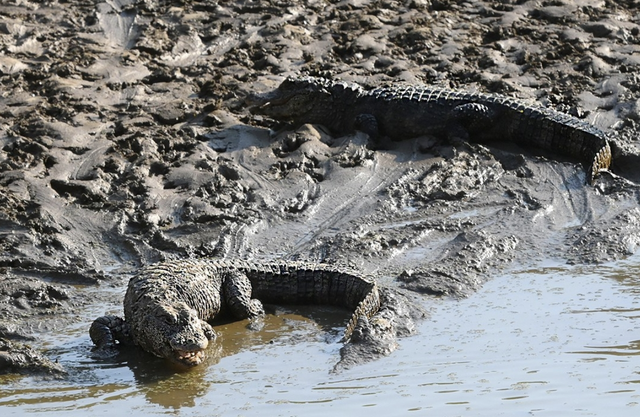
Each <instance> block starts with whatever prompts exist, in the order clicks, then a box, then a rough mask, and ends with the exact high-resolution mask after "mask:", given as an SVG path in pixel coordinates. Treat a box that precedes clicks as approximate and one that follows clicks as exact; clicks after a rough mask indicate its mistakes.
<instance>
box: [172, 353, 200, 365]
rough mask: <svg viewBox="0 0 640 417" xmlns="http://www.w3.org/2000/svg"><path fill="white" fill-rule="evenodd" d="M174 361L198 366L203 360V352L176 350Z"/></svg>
mask: <svg viewBox="0 0 640 417" xmlns="http://www.w3.org/2000/svg"><path fill="white" fill-rule="evenodd" d="M176 359H177V360H178V361H180V362H182V363H184V364H186V365H198V364H199V363H200V362H202V361H203V360H204V350H191V351H186V350H178V351H176Z"/></svg>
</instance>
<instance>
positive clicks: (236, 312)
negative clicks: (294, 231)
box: [90, 258, 380, 366]
mask: <svg viewBox="0 0 640 417" xmlns="http://www.w3.org/2000/svg"><path fill="white" fill-rule="evenodd" d="M261 302H265V303H273V304H326V305H336V306H342V307H346V308H349V309H351V310H352V311H353V315H352V317H351V319H350V320H349V323H348V325H347V328H346V330H345V335H344V339H345V340H348V339H349V337H350V336H351V334H352V332H353V330H354V328H355V327H356V325H357V324H358V321H359V320H361V319H365V320H368V319H369V318H371V317H372V316H373V315H374V314H375V313H376V312H377V311H378V309H379V307H380V294H379V293H378V287H377V285H376V283H375V282H374V281H373V280H371V279H369V278H366V277H363V276H360V275H357V274H355V273H352V272H348V271H345V270H340V269H336V268H334V267H331V266H327V265H322V264H306V263H297V262H266V263H260V264H258V263H250V262H244V261H221V260H216V259H211V258H207V259H197V260H180V261H169V262H164V263H159V264H155V265H151V266H149V267H147V268H145V269H143V270H142V271H141V272H140V273H139V274H138V275H136V276H134V277H133V278H131V280H130V281H129V285H128V289H127V293H126V295H125V298H124V316H125V317H124V320H123V319H122V318H119V317H116V316H104V317H100V318H98V319H96V320H95V321H94V322H93V324H92V326H91V329H90V335H91V339H92V340H93V342H94V343H95V344H96V346H97V348H98V349H110V348H113V347H115V345H116V344H118V343H122V344H134V345H137V346H140V347H141V348H143V349H144V350H146V351H148V352H150V353H153V354H155V355H156V356H159V357H163V358H166V359H169V360H171V361H173V362H175V363H179V364H182V365H186V366H195V365H198V364H200V363H201V362H202V361H203V360H204V358H205V353H204V352H205V348H206V347H207V346H208V344H209V341H211V340H214V339H215V332H214V331H213V329H212V327H211V326H210V324H209V323H208V321H210V320H212V319H214V318H215V317H217V316H219V315H220V314H224V313H225V312H227V313H230V314H231V315H233V316H234V317H236V318H239V319H242V318H252V317H256V316H259V315H261V314H264V311H263V309H262V303H261Z"/></svg>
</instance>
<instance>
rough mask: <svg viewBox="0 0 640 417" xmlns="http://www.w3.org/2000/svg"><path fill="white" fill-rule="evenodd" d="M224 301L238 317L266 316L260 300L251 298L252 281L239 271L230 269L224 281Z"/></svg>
mask: <svg viewBox="0 0 640 417" xmlns="http://www.w3.org/2000/svg"><path fill="white" fill-rule="evenodd" d="M222 291H223V302H224V303H226V305H227V307H229V310H230V311H231V314H233V316H234V317H235V318H238V319H246V318H250V319H251V318H255V317H260V316H264V308H263V307H262V303H261V302H260V300H258V299H255V298H253V299H252V298H251V281H249V278H247V276H246V275H245V274H243V273H241V272H239V271H228V272H227V273H226V274H225V277H224V281H223V283H222Z"/></svg>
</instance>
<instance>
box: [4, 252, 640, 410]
mask: <svg viewBox="0 0 640 417" xmlns="http://www.w3.org/2000/svg"><path fill="white" fill-rule="evenodd" d="M639 261H640V260H639V259H637V258H636V259H635V260H634V261H630V262H620V263H617V264H615V265H610V266H602V267H592V268H586V267H582V268H566V267H555V266H554V267H548V268H543V269H538V270H529V271H520V272H517V273H515V274H512V275H510V276H502V277H497V278H496V279H494V280H492V281H491V282H489V283H487V284H486V285H485V286H484V288H483V289H482V290H481V291H480V292H479V293H477V294H476V295H474V296H472V297H471V298H469V299H465V300H462V301H452V300H442V301H439V302H438V304H437V305H436V306H435V307H434V308H433V316H432V319H431V320H430V321H427V322H424V323H423V324H422V325H421V327H420V333H419V334H418V335H417V336H415V337H411V338H407V339H402V340H401V347H400V349H399V350H398V351H397V352H395V353H394V354H392V355H391V356H390V357H388V358H385V359H383V360H380V361H377V362H374V363H371V364H367V365H364V366H359V367H356V368H354V369H351V370H349V371H346V372H343V373H340V374H332V373H330V370H331V368H332V366H333V365H334V364H335V362H336V361H337V358H338V350H339V348H340V344H339V337H340V331H341V328H340V326H343V325H344V321H345V320H346V316H347V313H346V312H341V311H335V310H325V309H317V308H314V309H311V310H308V311H305V310H304V309H303V310H297V311H296V312H295V313H293V312H291V311H290V310H287V309H282V308H278V309H277V311H276V315H272V316H269V318H268V319H267V320H265V322H264V327H263V328H262V329H261V330H259V331H258V330H247V329H246V323H232V324H229V325H225V326H221V327H220V328H219V330H220V331H221V333H222V338H223V340H222V344H221V345H222V347H221V349H220V350H221V352H220V356H221V357H220V358H218V359H215V358H214V359H212V360H211V361H210V363H208V364H207V365H206V366H203V367H200V368H198V369H196V370H194V371H192V372H187V373H174V372H173V371H171V370H166V369H165V368H164V367H163V366H162V365H163V364H162V362H160V361H156V360H155V359H153V358H149V357H148V356H146V355H137V356H136V355H132V356H127V357H125V356H122V357H118V358H116V359H114V360H113V361H108V362H97V361H95V360H93V359H91V358H90V357H88V355H87V352H88V349H89V341H88V337H87V336H86V334H85V333H84V329H83V326H82V325H78V326H77V327H76V328H73V329H69V334H68V335H67V336H66V338H65V339H63V340H61V341H58V342H57V343H56V344H54V346H53V349H54V351H55V352H57V353H58V355H59V356H60V359H61V361H62V362H64V364H65V366H67V367H68V368H70V369H71V370H72V373H71V376H70V378H69V379H68V380H65V381H36V380H33V379H17V380H16V379H5V380H4V381H3V387H2V389H0V410H1V414H2V415H3V416H7V415H44V416H75V415H78V416H79V415H87V413H90V414H91V415H98V414H102V413H113V412H115V411H117V412H118V413H127V412H131V413H134V414H135V415H158V414H179V415H224V416H235V415H247V416H250V415H270V416H271V415H274V416H275V415H282V416H289V415H302V414H304V415H305V416H307V415H312V416H313V415H327V413H331V415H353V414H355V413H362V412H372V413H375V414H377V415H400V414H407V413H408V412H410V411H418V412H424V411H425V410H429V413H430V414H431V413H434V414H433V415H439V416H456V415H471V414H472V415H492V416H493V415H509V416H514V415H536V416H537V415H549V416H557V415H563V416H571V415H601V416H605V415H616V416H627V415H628V416H631V415H637V413H638V410H639V408H638V404H640V362H639V361H638V357H639V356H640V278H638V271H639V270H640V262H639ZM309 317H311V319H310V318H309ZM211 353H212V354H215V353H216V352H215V351H212V352H211Z"/></svg>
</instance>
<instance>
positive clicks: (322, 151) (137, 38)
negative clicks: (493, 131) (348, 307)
mask: <svg viewBox="0 0 640 417" xmlns="http://www.w3.org/2000/svg"><path fill="white" fill-rule="evenodd" d="M638 16H640V5H639V3H638V2H636V1H620V2H608V1H605V2H600V3H598V2H592V1H583V0H575V1H571V0H563V1H552V2H539V1H501V2H489V1H478V2H467V3H460V2H454V1H423V0H415V1H409V2H397V1H367V0H364V1H345V2H326V1H305V2H299V1H292V0H291V1H286V0H285V1H264V0H256V1H220V2H204V1H203V2H191V1H185V2H182V1H173V2H158V1H152V0H141V1H135V0H117V1H105V2H100V1H95V2H94V1H82V0H79V1H76V0H69V1H56V0H53V1H49V2H35V1H33V2H30V1H23V0H8V1H4V2H3V3H2V5H0V45H1V46H2V48H1V49H0V51H1V52H0V85H1V90H0V92H1V96H0V315H1V316H2V329H3V330H2V332H1V333H0V336H1V337H2V338H3V342H2V343H5V341H6V344H3V346H7V344H8V343H18V342H17V341H16V340H17V339H20V338H21V337H22V338H24V337H27V336H28V335H30V336H31V337H34V336H33V335H35V340H34V341H33V342H30V343H31V344H32V345H34V346H36V347H37V340H38V338H37V335H38V334H39V333H40V332H55V331H57V330H58V329H60V328H62V327H63V326H65V325H66V323H69V322H71V321H74V320H78V318H77V317H78V312H81V311H85V310H86V309H90V308H96V306H100V308H104V309H105V310H109V311H116V312H117V311H118V310H119V308H120V306H119V302H120V301H119V300H117V299H114V297H113V294H112V292H109V291H105V292H104V293H99V294H103V295H99V296H98V297H97V298H96V296H95V294H96V292H95V291H92V292H91V296H89V292H87V289H88V288H95V286H103V287H104V288H111V287H115V288H122V287H124V286H125V284H126V281H127V279H128V277H129V275H130V274H131V273H133V272H134V271H135V270H137V269H138V268H139V267H140V266H142V265H146V264H149V263H152V262H157V261H160V260H164V259H170V258H182V257H200V256H217V257H222V258H233V257H243V258H249V259H266V258H283V259H299V260H309V261H322V262H328V263H341V264H349V265H350V266H352V267H355V268H357V269H359V270H362V271H363V272H365V273H370V274H373V275H375V276H376V277H377V278H378V280H379V281H380V282H382V283H383V284H388V285H391V286H392V287H396V288H398V287H399V288H404V289H408V290H413V291H415V292H417V293H421V294H427V295H429V296H439V295H443V294H447V295H452V296H466V295H469V294H471V293H473V291H475V290H476V289H477V288H478V287H479V286H481V285H482V283H483V282H484V281H485V280H487V279H489V278H490V277H491V276H492V275H494V274H496V273H498V272H499V271H503V270H505V269H508V268H510V267H513V266H518V267H520V266H522V265H539V264H540V263H541V262H544V261H547V260H553V261H559V262H568V263H602V262H607V261H612V260H617V259H621V258H624V257H626V256H628V255H630V254H633V253H635V252H637V248H638V245H639V244H640V237H639V236H640V208H639V207H638V202H639V196H640V195H639V189H638V185H637V184H638V183H639V182H640V171H639V170H638V169H637V166H638V162H640V158H639V153H638V149H637V143H638V138H639V134H638V123H639V122H640V78H639V77H638V75H637V74H638V73H639V70H640V58H639V57H640V18H639V17H638ZM300 73H309V74H312V75H323V74H331V75H332V76H335V77H339V78H343V79H345V80H351V81H356V82H359V83H362V84H366V85H377V84H380V83H383V82H392V81H403V82H409V83H428V84H434V85H440V86H444V87H449V88H461V89H468V90H471V91H486V92H496V93H501V94H506V95H510V96H513V97H518V98H521V99H523V100H526V101H529V102H538V103H540V104H542V105H546V106H550V107H553V108H555V109H558V110H561V111H565V112H568V113H571V114H573V115H575V116H578V117H581V118H584V119H586V120H588V121H590V122H592V123H594V124H595V125H597V126H598V127H600V128H602V129H603V130H606V131H609V132H611V134H612V137H613V149H614V166H613V170H612V171H613V172H612V174H605V175H603V176H602V178H600V179H599V180H598V181H597V183H596V184H595V186H594V187H589V186H585V175H584V172H583V170H582V168H581V166H580V165H579V164H578V163H576V161H571V160H564V159H558V158H557V156H555V155H548V154H540V153H538V152H537V151H535V150H532V149H522V148H518V147H516V146H514V145H511V144H505V143H496V144H491V145H490V146H489V147H487V148H480V147H473V148H471V149H469V148H464V149H455V148H454V147H452V146H451V145H450V144H447V143H446V142H443V141H441V140H440V138H432V137H424V138H420V139H418V140H412V141H407V142H402V143H396V144H390V145H389V146H388V147H387V149H383V150H376V151H372V150H370V149H369V148H368V147H367V140H368V139H367V137H366V136H364V135H362V134H360V133H358V134H355V135H352V136H348V137H337V138H336V137H330V136H329V135H328V134H327V133H325V132H324V131H323V129H322V127H320V126H309V125H307V126H303V127H302V128H300V129H298V130H296V131H290V130H287V129H286V128H285V129H284V130H279V131H278V133H277V134H276V133H275V132H274V131H270V130H269V129H275V130H278V129H280V128H282V126H276V125H275V124H274V123H273V122H272V121H270V120H266V119H262V118H259V117H252V116H250V115H249V113H248V111H247V109H246V108H245V106H244V105H243V99H244V97H245V96H246V94H248V93H249V92H253V91H266V90H268V89H271V88H273V87H275V86H276V85H277V84H278V83H279V82H280V81H281V80H282V79H283V78H284V77H285V76H287V75H292V74H300ZM43 317H44V318H45V319H44V320H43ZM88 325H89V323H87V327H88ZM11 340H13V342H12V341H11ZM16 346H17V347H16V348H15V349H17V351H19V350H20V349H21V347H20V346H19V345H16ZM3 349H4V348H3ZM7 349H8V351H10V350H11V349H9V348H7ZM42 363H44V362H42ZM3 369H4V368H3V366H2V364H0V371H2V370H3ZM44 369H45V371H46V370H47V369H53V368H47V367H46V366H44ZM27 371H28V372H32V371H33V368H29V369H28V370H27Z"/></svg>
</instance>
